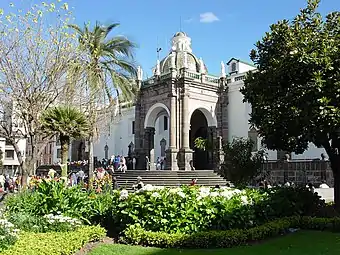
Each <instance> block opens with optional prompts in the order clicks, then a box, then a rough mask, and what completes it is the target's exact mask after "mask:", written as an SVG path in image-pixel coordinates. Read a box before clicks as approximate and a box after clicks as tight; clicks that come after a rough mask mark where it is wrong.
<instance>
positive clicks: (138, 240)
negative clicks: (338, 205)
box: [120, 216, 340, 248]
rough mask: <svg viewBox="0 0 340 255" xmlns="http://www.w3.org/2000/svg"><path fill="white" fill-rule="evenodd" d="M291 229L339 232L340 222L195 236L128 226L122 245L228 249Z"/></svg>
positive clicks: (276, 224)
mask: <svg viewBox="0 0 340 255" xmlns="http://www.w3.org/2000/svg"><path fill="white" fill-rule="evenodd" d="M291 228H302V229H308V230H329V231H340V218H332V219H330V218H312V217H308V216H305V217H298V216H296V217H287V218H282V219H277V220H275V221H272V222H268V223H266V224H264V225H261V226H256V227H254V228H250V229H231V230H224V231H218V230H215V231H203V232H197V233H194V234H183V233H175V234H172V233H165V232H153V231H148V230H145V229H143V228H142V226H141V225H140V224H136V225H130V226H129V227H128V228H127V229H126V230H125V231H124V236H122V237H121V238H120V241H121V242H122V243H126V244H134V245H145V246H156V247H161V248H228V247H234V246H238V245H244V244H247V243H252V242H254V241H261V240H264V239H266V238H269V237H275V236H278V235H280V234H285V233H287V232H289V231H290V229H291Z"/></svg>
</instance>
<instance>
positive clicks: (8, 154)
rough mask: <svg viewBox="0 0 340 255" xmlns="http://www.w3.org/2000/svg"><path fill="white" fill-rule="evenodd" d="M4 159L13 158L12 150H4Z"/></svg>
mask: <svg viewBox="0 0 340 255" xmlns="http://www.w3.org/2000/svg"><path fill="white" fill-rule="evenodd" d="M5 158H6V159H14V150H6V151H5Z"/></svg>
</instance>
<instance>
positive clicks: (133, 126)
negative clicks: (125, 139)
mask: <svg viewBox="0 0 340 255" xmlns="http://www.w3.org/2000/svg"><path fill="white" fill-rule="evenodd" d="M132 134H133V135H134V134H135V121H132Z"/></svg>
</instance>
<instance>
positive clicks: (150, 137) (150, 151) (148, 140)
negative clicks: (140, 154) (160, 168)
mask: <svg viewBox="0 0 340 255" xmlns="http://www.w3.org/2000/svg"><path fill="white" fill-rule="evenodd" d="M154 135H155V128H154V127H146V128H145V140H144V141H145V143H144V149H145V150H146V153H145V155H146V156H148V158H149V163H150V167H148V166H146V169H150V170H155V169H156V168H155V149H154V148H155V144H154Z"/></svg>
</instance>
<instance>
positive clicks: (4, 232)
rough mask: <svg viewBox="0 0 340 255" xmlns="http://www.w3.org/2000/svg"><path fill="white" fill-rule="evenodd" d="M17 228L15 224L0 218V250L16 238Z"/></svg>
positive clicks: (12, 242) (11, 243) (8, 245)
mask: <svg viewBox="0 0 340 255" xmlns="http://www.w3.org/2000/svg"><path fill="white" fill-rule="evenodd" d="M18 232H19V230H18V229H16V228H15V226H14V225H13V224H12V223H11V222H9V221H7V220H5V219H1V220H0V252H2V251H3V250H5V249H7V248H8V247H10V246H11V245H13V244H14V243H15V242H16V241H17V240H18Z"/></svg>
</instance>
